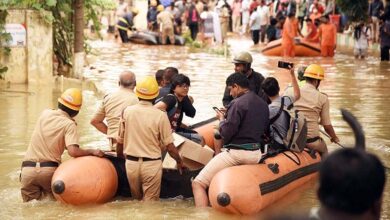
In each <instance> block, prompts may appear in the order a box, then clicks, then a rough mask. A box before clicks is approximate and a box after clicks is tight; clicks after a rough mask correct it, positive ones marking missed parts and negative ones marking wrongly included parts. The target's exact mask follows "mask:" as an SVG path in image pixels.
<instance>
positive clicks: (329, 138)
mask: <svg viewBox="0 0 390 220" xmlns="http://www.w3.org/2000/svg"><path fill="white" fill-rule="evenodd" d="M320 132H321V133H322V134H324V135H325V136H327V137H328V138H329V139H331V137H330V136H329V135H328V134H327V133H325V132H324V131H322V130H320ZM334 143H336V144H337V145H339V146H340V147H342V148H346V147H344V146H343V145H341V144H340V143H337V142H334Z"/></svg>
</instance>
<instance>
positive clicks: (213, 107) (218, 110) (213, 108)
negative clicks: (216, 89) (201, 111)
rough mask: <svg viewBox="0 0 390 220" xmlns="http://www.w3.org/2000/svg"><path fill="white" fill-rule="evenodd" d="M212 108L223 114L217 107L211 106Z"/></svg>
mask: <svg viewBox="0 0 390 220" xmlns="http://www.w3.org/2000/svg"><path fill="white" fill-rule="evenodd" d="M213 109H214V111H216V112H219V113H221V114H223V115H224V114H225V113H223V112H222V111H221V110H219V108H217V107H215V106H214V107H213Z"/></svg>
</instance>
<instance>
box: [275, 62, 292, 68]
mask: <svg viewBox="0 0 390 220" xmlns="http://www.w3.org/2000/svg"><path fill="white" fill-rule="evenodd" d="M293 66H294V64H293V63H289V62H284V61H279V62H278V67H279V68H283V69H290V68H292V67H293Z"/></svg>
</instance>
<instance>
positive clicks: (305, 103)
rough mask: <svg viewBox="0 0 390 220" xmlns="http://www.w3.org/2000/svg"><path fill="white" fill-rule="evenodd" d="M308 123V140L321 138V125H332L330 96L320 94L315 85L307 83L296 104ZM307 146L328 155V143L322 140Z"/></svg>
mask: <svg viewBox="0 0 390 220" xmlns="http://www.w3.org/2000/svg"><path fill="white" fill-rule="evenodd" d="M294 106H295V108H296V109H297V110H299V111H300V112H302V113H303V114H304V115H305V117H306V121H307V138H308V139H311V138H316V137H320V127H319V125H320V124H321V125H331V121H330V115H329V100H328V96H327V95H326V94H324V93H321V92H319V91H318V90H317V89H316V88H315V87H314V86H313V85H311V84H309V83H306V84H305V85H303V86H302V87H301V97H300V99H298V101H296V102H295V103H294ZM307 146H308V147H309V148H312V149H314V150H317V151H319V152H320V153H327V152H328V149H327V146H326V143H325V142H324V141H323V140H322V139H321V138H320V139H318V140H316V141H315V142H312V143H308V144H307Z"/></svg>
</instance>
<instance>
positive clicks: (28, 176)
mask: <svg viewBox="0 0 390 220" xmlns="http://www.w3.org/2000/svg"><path fill="white" fill-rule="evenodd" d="M56 169H57V167H23V168H22V173H21V179H20V181H21V184H22V187H21V193H22V198H23V202H28V201H30V200H33V199H36V200H41V199H43V198H44V197H46V196H50V197H52V196H53V193H52V191H51V178H52V177H53V174H54V171H55V170H56Z"/></svg>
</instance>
